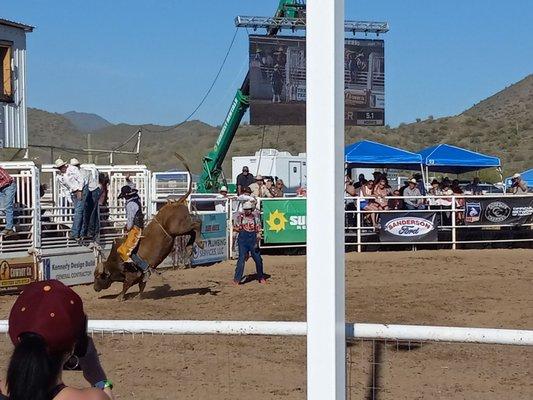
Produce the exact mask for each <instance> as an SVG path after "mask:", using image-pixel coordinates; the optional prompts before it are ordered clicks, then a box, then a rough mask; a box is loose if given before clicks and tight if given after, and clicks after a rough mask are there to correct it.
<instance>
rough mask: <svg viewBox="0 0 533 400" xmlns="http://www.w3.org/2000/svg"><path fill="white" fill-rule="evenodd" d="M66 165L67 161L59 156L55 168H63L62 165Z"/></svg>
mask: <svg viewBox="0 0 533 400" xmlns="http://www.w3.org/2000/svg"><path fill="white" fill-rule="evenodd" d="M65 165H67V163H66V162H65V161H63V160H62V159H61V158H58V159H57V160H56V161H55V162H54V168H58V169H59V168H61V167H64V166H65Z"/></svg>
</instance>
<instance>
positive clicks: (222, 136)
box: [198, 0, 305, 193]
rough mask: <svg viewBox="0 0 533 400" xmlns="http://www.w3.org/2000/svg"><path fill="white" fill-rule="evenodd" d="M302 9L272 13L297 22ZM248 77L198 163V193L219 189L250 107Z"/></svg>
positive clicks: (292, 0) (282, 6)
mask: <svg viewBox="0 0 533 400" xmlns="http://www.w3.org/2000/svg"><path fill="white" fill-rule="evenodd" d="M303 9H305V2H304V1H303V0H280V2H279V5H278V9H277V10H276V14H275V17H276V18H297V17H298V16H299V15H300V13H301V11H302V10H303ZM277 33H278V28H270V29H269V30H268V34H269V35H271V36H274V35H276V34H277ZM249 95H250V77H249V74H246V78H244V82H243V84H242V85H241V87H240V89H239V90H237V93H236V94H235V97H234V99H233V102H232V103H231V107H230V109H229V111H228V114H227V115H226V119H225V120H224V123H223V124H222V128H221V129H220V133H219V134H218V138H217V141H216V143H215V145H214V146H213V149H212V150H211V151H210V152H209V153H208V154H207V155H206V156H204V158H203V159H202V174H201V175H200V178H199V180H198V192H201V193H210V192H216V191H218V190H219V188H220V184H221V182H220V178H221V176H222V163H223V162H224V159H225V158H226V155H227V154H228V150H229V147H230V145H231V142H232V141H233V138H234V137H235V134H236V133H237V129H238V128H239V125H240V123H241V121H242V118H243V117H244V114H245V113H246V111H247V110H248V107H249V105H250V102H249Z"/></svg>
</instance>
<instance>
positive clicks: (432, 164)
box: [418, 144, 501, 174]
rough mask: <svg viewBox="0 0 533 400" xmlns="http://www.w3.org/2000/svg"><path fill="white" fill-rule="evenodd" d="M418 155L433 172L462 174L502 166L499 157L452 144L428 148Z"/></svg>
mask: <svg viewBox="0 0 533 400" xmlns="http://www.w3.org/2000/svg"><path fill="white" fill-rule="evenodd" d="M418 154H420V156H421V157H422V162H423V164H424V166H425V167H426V168H427V169H428V170H429V171H433V172H449V173H454V174H462V173H465V172H470V171H477V170H479V169H484V168H497V167H500V166H501V162H500V159H499V158H498V157H493V156H488V155H485V154H481V153H477V152H475V151H472V150H468V149H463V148H461V147H457V146H452V145H450V144H438V145H436V146H431V147H427V148H425V149H423V150H420V151H419V152H418Z"/></svg>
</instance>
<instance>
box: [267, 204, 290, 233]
mask: <svg viewBox="0 0 533 400" xmlns="http://www.w3.org/2000/svg"><path fill="white" fill-rule="evenodd" d="M287 222H288V221H287V218H285V214H284V213H282V212H280V211H279V210H276V211H274V212H271V213H270V215H269V217H268V220H267V224H268V227H269V228H270V230H271V231H274V232H276V233H277V232H279V231H282V230H284V229H285V224H286V223H287Z"/></svg>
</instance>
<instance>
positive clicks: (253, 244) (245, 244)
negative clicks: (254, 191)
mask: <svg viewBox="0 0 533 400" xmlns="http://www.w3.org/2000/svg"><path fill="white" fill-rule="evenodd" d="M242 208H243V211H242V212H240V213H238V214H237V216H236V217H235V223H234V230H235V231H236V232H237V244H238V246H239V259H238V261H237V267H236V268H235V275H234V277H233V284H234V285H239V284H240V283H241V282H242V280H243V275H244V264H245V262H246V259H247V256H248V254H250V256H251V257H252V258H253V259H254V262H255V268H256V270H257V280H258V281H259V283H266V280H265V277H264V276H263V259H262V258H261V252H260V250H259V242H260V240H261V232H262V228H261V220H260V217H259V216H258V215H257V214H255V213H254V212H253V209H254V208H255V207H254V205H253V204H252V202H250V201H247V202H246V203H244V205H243V206H242Z"/></svg>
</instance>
